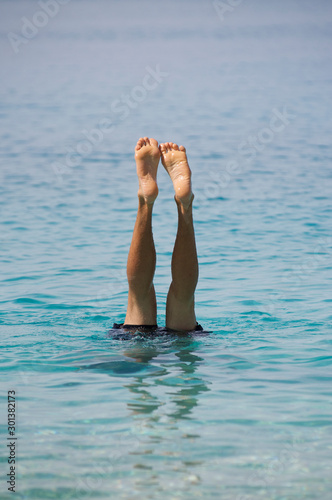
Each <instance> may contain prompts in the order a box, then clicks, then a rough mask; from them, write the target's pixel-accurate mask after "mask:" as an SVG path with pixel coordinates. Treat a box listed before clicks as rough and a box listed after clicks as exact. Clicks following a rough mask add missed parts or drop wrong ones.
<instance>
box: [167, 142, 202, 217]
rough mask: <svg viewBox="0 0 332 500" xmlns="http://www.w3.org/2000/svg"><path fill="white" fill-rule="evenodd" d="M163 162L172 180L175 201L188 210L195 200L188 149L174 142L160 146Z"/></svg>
mask: <svg viewBox="0 0 332 500" xmlns="http://www.w3.org/2000/svg"><path fill="white" fill-rule="evenodd" d="M159 150H160V153H161V162H162V164H163V166H164V168H165V170H166V171H167V172H168V174H169V176H170V178H171V179H172V182H173V186H174V191H175V200H176V201H177V202H179V203H181V205H182V206H183V207H184V208H185V209H187V208H188V207H189V206H190V205H191V203H192V201H193V198H194V195H193V192H192V189H191V170H190V168H189V165H188V159H187V155H186V148H185V147H183V146H178V145H177V144H175V143H174V142H165V143H162V144H160V145H159Z"/></svg>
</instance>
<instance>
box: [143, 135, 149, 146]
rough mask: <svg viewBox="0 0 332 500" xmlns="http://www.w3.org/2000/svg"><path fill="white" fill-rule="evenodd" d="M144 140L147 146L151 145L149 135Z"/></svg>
mask: <svg viewBox="0 0 332 500" xmlns="http://www.w3.org/2000/svg"><path fill="white" fill-rule="evenodd" d="M144 142H145V145H146V146H149V145H150V141H149V138H148V137H144Z"/></svg>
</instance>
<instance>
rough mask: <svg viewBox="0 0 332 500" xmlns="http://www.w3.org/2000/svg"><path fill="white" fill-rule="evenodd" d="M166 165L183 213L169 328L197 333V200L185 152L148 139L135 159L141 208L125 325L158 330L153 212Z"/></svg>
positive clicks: (169, 301)
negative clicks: (160, 167)
mask: <svg viewBox="0 0 332 500" xmlns="http://www.w3.org/2000/svg"><path fill="white" fill-rule="evenodd" d="M160 156H161V160H162V163H163V165H164V167H165V169H166V170H167V172H168V174H169V175H170V177H171V179H172V182H173V186H174V190H175V201H176V204H177V209H178V231H177V236H176V240H175V245H174V250H173V256H172V283H171V286H170V288H169V291H168V296H167V304H166V326H167V327H168V328H172V329H174V330H194V329H195V326H196V316H195V304H194V293H195V288H196V285H197V280H198V262H197V252H196V243H195V232H194V226H193V217H192V202H193V199H194V195H193V193H192V190H191V171H190V168H189V165H188V161H187V156H186V150H185V148H184V147H183V146H180V147H179V146H178V145H177V144H174V143H172V142H166V143H165V144H161V145H160V147H159V149H158V143H157V141H156V140H155V139H149V138H148V137H144V139H142V138H141V139H140V140H139V141H138V142H137V145H136V148H135V158H136V166H137V175H138V180H139V190H138V198H139V206H138V212H137V219H136V224H135V228H134V233H133V238H132V242H131V246H130V250H129V255H128V263H127V277H128V283H129V294H128V308H127V314H126V319H125V324H126V325H155V324H156V316H157V305H156V295H155V290H154V286H153V276H154V272H155V266H156V251H155V247H154V241H153V235H152V226H151V219H152V208H153V204H154V201H155V199H156V197H157V195H158V187H157V183H156V176H157V168H158V163H159V159H160Z"/></svg>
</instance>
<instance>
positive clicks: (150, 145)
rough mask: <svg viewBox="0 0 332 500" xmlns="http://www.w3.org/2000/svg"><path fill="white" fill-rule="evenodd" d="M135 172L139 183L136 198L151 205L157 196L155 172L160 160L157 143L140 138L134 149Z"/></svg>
mask: <svg viewBox="0 0 332 500" xmlns="http://www.w3.org/2000/svg"><path fill="white" fill-rule="evenodd" d="M135 160H136V170H137V176H138V182H139V189H138V196H139V197H141V198H143V199H144V201H145V202H146V203H148V204H152V203H153V202H154V201H155V199H156V198H157V196H158V186H157V170H158V164H159V160H160V151H159V148H158V142H157V141H156V140H155V139H153V138H149V137H141V138H140V139H139V140H138V141H137V144H136V147H135Z"/></svg>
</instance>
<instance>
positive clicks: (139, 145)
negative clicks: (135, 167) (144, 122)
mask: <svg viewBox="0 0 332 500" xmlns="http://www.w3.org/2000/svg"><path fill="white" fill-rule="evenodd" d="M141 147H142V139H138V141H137V144H136V147H135V149H136V151H138V150H140V149H141Z"/></svg>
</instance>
